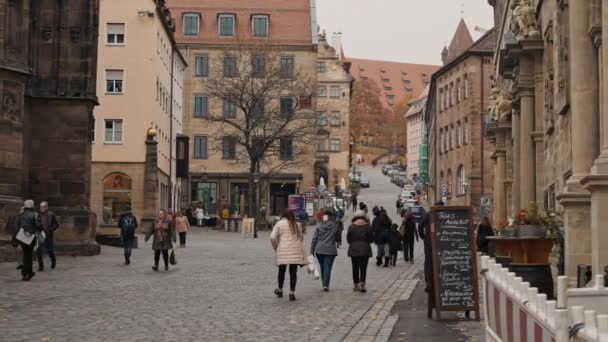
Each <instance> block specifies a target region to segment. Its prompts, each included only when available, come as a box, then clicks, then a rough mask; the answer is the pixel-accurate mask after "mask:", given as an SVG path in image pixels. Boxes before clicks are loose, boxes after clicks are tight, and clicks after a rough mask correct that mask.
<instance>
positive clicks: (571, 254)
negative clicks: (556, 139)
mask: <svg viewBox="0 0 608 342" xmlns="http://www.w3.org/2000/svg"><path fill="white" fill-rule="evenodd" d="M590 4H591V2H590V1H571V2H570V23H569V26H570V32H569V35H570V37H574V39H570V95H571V96H570V98H571V100H570V102H571V104H570V106H571V107H570V108H571V112H572V120H571V125H572V126H571V127H572V128H571V129H572V139H571V140H572V176H571V177H570V178H569V179H568V180H567V181H566V186H565V188H564V191H563V193H562V194H560V195H559V196H558V200H559V203H560V204H561V205H562V206H563V207H564V209H565V210H564V228H565V241H566V255H565V260H566V275H567V276H569V277H570V278H571V279H573V278H574V277H576V265H578V264H589V263H590V262H591V220H590V219H591V217H590V213H591V212H590V211H591V203H590V202H591V197H590V194H589V193H588V192H587V191H585V189H584V188H583V186H582V185H581V180H582V179H583V178H585V177H586V176H587V175H589V172H590V169H591V167H592V165H593V161H594V159H595V158H596V157H597V155H598V150H599V130H598V127H599V115H598V112H599V100H598V81H597V78H596V79H594V77H597V75H598V64H597V63H598V61H597V52H596V49H595V46H594V45H593V41H592V39H591V38H590V37H589V33H588V32H589V27H590V26H589V25H590V17H589V11H590ZM595 271H596V269H594V272H595Z"/></svg>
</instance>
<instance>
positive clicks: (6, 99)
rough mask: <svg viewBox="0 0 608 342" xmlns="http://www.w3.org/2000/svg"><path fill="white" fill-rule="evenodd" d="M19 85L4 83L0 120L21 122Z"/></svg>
mask: <svg viewBox="0 0 608 342" xmlns="http://www.w3.org/2000/svg"><path fill="white" fill-rule="evenodd" d="M19 86H20V85H19V84H17V83H14V82H9V81H5V82H4V83H3V87H2V110H1V111H0V119H3V120H10V121H14V122H21V100H20V99H21V96H20V92H19Z"/></svg>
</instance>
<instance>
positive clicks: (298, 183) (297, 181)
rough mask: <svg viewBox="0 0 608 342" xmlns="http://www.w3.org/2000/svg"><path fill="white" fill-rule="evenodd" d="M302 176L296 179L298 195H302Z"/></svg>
mask: <svg viewBox="0 0 608 342" xmlns="http://www.w3.org/2000/svg"><path fill="white" fill-rule="evenodd" d="M301 178H302V176H298V178H296V195H299V194H300V182H301V181H302V179H301Z"/></svg>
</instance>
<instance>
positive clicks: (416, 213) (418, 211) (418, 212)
mask: <svg viewBox="0 0 608 342" xmlns="http://www.w3.org/2000/svg"><path fill="white" fill-rule="evenodd" d="M410 211H411V212H412V217H413V218H414V222H421V221H422V218H424V214H425V213H426V210H424V207H421V206H419V205H414V206H411V207H410Z"/></svg>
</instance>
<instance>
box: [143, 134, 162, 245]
mask: <svg viewBox="0 0 608 342" xmlns="http://www.w3.org/2000/svg"><path fill="white" fill-rule="evenodd" d="M146 135H147V139H146V162H145V171H144V217H143V218H142V220H141V221H142V224H141V227H139V229H140V232H141V233H145V232H146V231H147V230H148V229H151V228H152V225H153V224H154V219H155V218H156V216H157V215H158V209H159V208H158V200H159V194H158V193H159V191H158V142H156V140H154V138H155V137H156V130H155V129H153V128H150V129H148V132H147V133H146Z"/></svg>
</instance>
